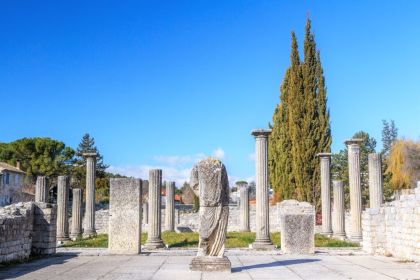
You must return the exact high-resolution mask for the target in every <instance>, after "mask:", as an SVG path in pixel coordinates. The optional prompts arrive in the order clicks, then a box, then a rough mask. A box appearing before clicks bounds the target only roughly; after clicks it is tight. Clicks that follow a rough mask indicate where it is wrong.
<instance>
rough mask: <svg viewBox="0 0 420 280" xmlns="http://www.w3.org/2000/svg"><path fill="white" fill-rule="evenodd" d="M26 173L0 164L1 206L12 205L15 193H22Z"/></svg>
mask: <svg viewBox="0 0 420 280" xmlns="http://www.w3.org/2000/svg"><path fill="white" fill-rule="evenodd" d="M24 177H25V172H24V171H22V170H20V169H19V163H18V166H17V167H14V166H12V165H10V164H7V163H5V162H0V206H5V205H8V204H10V203H12V198H13V194H14V193H21V192H22V187H23V180H24Z"/></svg>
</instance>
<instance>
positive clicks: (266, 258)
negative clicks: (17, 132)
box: [0, 249, 420, 280]
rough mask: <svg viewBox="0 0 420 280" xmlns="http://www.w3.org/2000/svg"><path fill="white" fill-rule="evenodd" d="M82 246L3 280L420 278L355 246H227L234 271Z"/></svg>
mask: <svg viewBox="0 0 420 280" xmlns="http://www.w3.org/2000/svg"><path fill="white" fill-rule="evenodd" d="M78 250H79V251H77V250H68V249H66V250H63V249H60V250H59V252H60V253H59V254H57V255H56V256H55V257H50V258H46V259H38V260H35V261H32V262H30V263H26V264H20V265H15V266H11V267H8V268H6V269H1V270H0V279H31V280H34V279H46V280H47V279H64V280H69V279H75V280H86V279H95V280H96V279H106V280H110V279H112V280H114V279H151V280H156V279H158V280H159V279H162V280H163V279H183V280H184V279H187V280H188V279H191V280H195V279H197V280H200V279H202V280H205V279H206V280H212V279H215V280H229V279H231V280H245V279H246V280H252V279H369V280H373V279H420V264H419V263H413V262H400V261H398V260H397V259H395V258H387V257H376V256H368V255H365V254H362V253H360V252H359V251H357V250H356V251H355V252H356V254H355V255H351V254H352V251H351V250H327V249H324V251H322V252H321V253H318V254H315V255H281V254H280V253H279V251H268V252H265V253H260V252H259V253H258V254H254V255H252V254H250V253H251V252H252V251H250V250H229V251H227V254H226V255H227V256H228V258H229V260H230V261H231V263H232V273H226V272H225V273H219V272H217V273H215V272H213V273H208V272H198V271H190V270H189V263H190V262H191V260H192V258H193V257H194V256H195V251H194V250H170V251H164V250H162V251H158V252H151V253H143V254H140V255H134V256H128V255H126V256H124V255H116V256H115V255H114V256H113V255H109V254H107V253H106V251H105V250H99V249H90V250H80V249H78ZM346 251H347V253H346ZM253 252H255V251H253ZM345 253H346V254H345Z"/></svg>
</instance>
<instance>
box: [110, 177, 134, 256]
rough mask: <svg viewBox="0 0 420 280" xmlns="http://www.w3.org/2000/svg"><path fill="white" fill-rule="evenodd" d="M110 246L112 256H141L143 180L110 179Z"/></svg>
mask: <svg viewBox="0 0 420 280" xmlns="http://www.w3.org/2000/svg"><path fill="white" fill-rule="evenodd" d="M109 213H110V217H109V244H108V250H109V252H110V253H111V254H139V253H140V246H141V245H140V239H141V180H139V179H131V178H112V179H110V204H109Z"/></svg>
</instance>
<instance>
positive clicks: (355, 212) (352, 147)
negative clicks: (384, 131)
mask: <svg viewBox="0 0 420 280" xmlns="http://www.w3.org/2000/svg"><path fill="white" fill-rule="evenodd" d="M362 142H363V140H362V139H351V140H347V141H346V142H345V143H346V145H347V149H348V165H349V185H350V214H351V234H350V239H351V240H352V241H355V242H360V241H362V190H361V185H360V143H362Z"/></svg>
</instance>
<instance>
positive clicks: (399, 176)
mask: <svg viewBox="0 0 420 280" xmlns="http://www.w3.org/2000/svg"><path fill="white" fill-rule="evenodd" d="M386 172H387V173H388V174H392V176H391V180H390V185H391V187H392V188H393V190H400V189H407V188H413V187H415V186H416V182H417V181H418V180H420V142H414V141H411V140H398V141H396V142H395V143H394V144H393V145H392V148H391V152H390V154H389V157H388V168H387V170H386Z"/></svg>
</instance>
